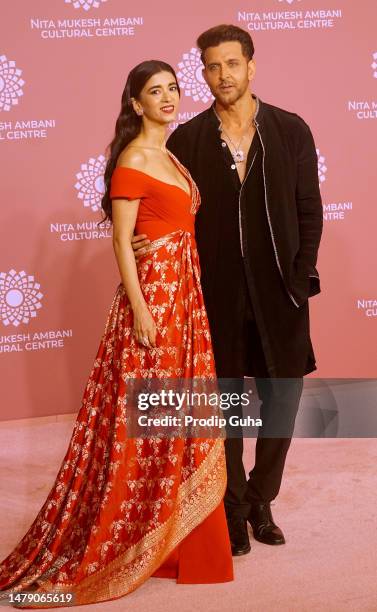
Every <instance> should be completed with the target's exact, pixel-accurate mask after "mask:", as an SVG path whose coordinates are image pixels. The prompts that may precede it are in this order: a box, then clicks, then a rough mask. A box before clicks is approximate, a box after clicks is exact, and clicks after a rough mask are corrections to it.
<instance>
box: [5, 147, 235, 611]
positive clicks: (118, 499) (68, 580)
mask: <svg viewBox="0 0 377 612" xmlns="http://www.w3.org/2000/svg"><path fill="white" fill-rule="evenodd" d="M171 159H172V161H173V162H174V163H175V164H176V165H177V167H178V169H179V170H180V172H181V173H182V174H183V175H184V177H185V178H186V179H187V182H188V184H189V185H190V189H191V194H190V196H189V195H188V194H187V193H186V192H185V190H183V189H181V188H180V187H177V186H175V185H170V184H168V183H165V182H163V181H160V180H158V179H155V178H153V177H151V176H149V175H147V174H144V173H143V172H140V171H137V170H133V169H130V168H122V167H117V168H116V169H115V171H114V173H113V177H112V182H111V197H112V198H121V199H136V198H140V205H139V211H138V216H137V222H136V232H137V233H140V232H142V233H146V234H148V236H149V237H150V238H151V240H152V241H151V243H150V245H149V247H148V248H147V251H146V253H145V254H144V255H143V256H142V257H140V259H139V260H138V262H137V268H138V274H139V280H140V286H141V289H142V292H143V294H144V297H145V300H146V302H147V305H148V308H149V309H150V311H151V313H152V316H153V318H154V320H155V322H156V325H157V330H158V331H157V346H156V347H155V348H152V349H147V348H145V347H143V346H142V345H140V344H139V343H138V342H137V341H136V340H135V337H134V334H133V314H132V309H131V307H130V303H129V300H128V298H127V295H126V292H125V289H124V287H123V285H122V284H120V285H119V286H118V288H117V291H116V294H115V297H114V299H113V302H112V305H111V308H110V312H109V315H108V319H107V323H106V326H105V331H104V334H103V337H102V339H101V342H100V346H99V349H98V353H97V356H96V358H95V361H94V365H93V369H92V371H91V374H90V377H89V380H88V383H87V386H86V388H85V391H84V396H83V400H82V405H81V408H80V410H79V412H78V415H77V419H76V422H75V425H74V429H73V433H72V437H71V440H70V443H69V446H68V450H67V452H66V455H65V457H64V459H63V462H62V464H61V467H60V469H59V472H58V475H57V477H56V480H55V483H54V485H53V487H52V489H51V491H50V493H49V495H48V497H47V499H46V501H45V503H44V505H43V507H42V508H41V510H40V511H39V513H38V515H37V517H36V518H35V520H34V522H33V524H32V525H31V527H30V529H29V530H28V532H27V533H26V534H25V536H24V537H23V538H22V539H21V541H20V542H19V544H18V545H17V546H16V548H15V549H14V550H13V552H12V553H11V554H10V555H9V556H8V557H7V558H6V559H5V560H4V561H3V562H2V563H1V565H0V590H1V591H2V592H1V593H0V596H1V597H2V598H5V597H6V596H7V595H8V594H9V592H13V593H16V592H18V591H21V590H24V591H25V590H35V591H36V592H38V593H45V592H51V591H53V592H59V593H62V592H73V593H74V594H75V604H89V603H96V602H99V601H105V600H109V599H115V598H117V597H121V596H123V595H125V594H127V593H129V592H131V591H133V590H134V589H136V588H137V587H138V586H139V585H141V584H142V583H143V582H144V581H145V580H146V579H147V578H148V577H150V576H152V575H155V576H157V577H175V578H177V582H182V583H211V582H226V581H230V580H232V579H233V568H232V557H231V550H230V543H229V536H228V531H227V527H226V520H225V513H224V507H223V502H222V499H223V495H224V492H225V487H226V467H225V456H224V444H223V439H221V438H214V439H203V438H189V439H184V438H170V439H168V438H158V437H151V438H130V437H128V436H127V402H126V397H127V380H128V379H130V378H198V377H199V378H202V379H206V378H208V379H212V378H213V377H214V376H215V366H214V359H213V353H212V346H211V338H210V333H209V326H208V320H207V316H206V311H205V308H204V302H203V296H202V290H201V287H200V268H199V260H198V253H197V250H196V244H195V238H194V219H195V214H196V212H197V210H198V207H199V205H200V197H199V193H198V190H197V188H196V185H195V183H194V182H193V181H192V179H191V177H190V175H189V173H188V171H187V170H186V169H185V168H184V167H183V166H182V165H181V164H180V163H179V162H178V160H177V159H176V158H175V157H174V156H173V155H172V154H171ZM125 205H127V203H126V202H125ZM20 607H22V606H20ZM23 607H33V608H37V607H41V606H38V605H34V604H33V605H28V606H26V605H25V606H23Z"/></svg>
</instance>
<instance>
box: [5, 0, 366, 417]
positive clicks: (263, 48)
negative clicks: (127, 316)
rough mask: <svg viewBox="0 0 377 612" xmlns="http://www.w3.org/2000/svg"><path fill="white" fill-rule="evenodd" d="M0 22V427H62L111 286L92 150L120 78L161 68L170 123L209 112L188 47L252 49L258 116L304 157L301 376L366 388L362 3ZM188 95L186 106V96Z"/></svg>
mask: <svg viewBox="0 0 377 612" xmlns="http://www.w3.org/2000/svg"><path fill="white" fill-rule="evenodd" d="M0 11H1V15H0V24H1V25H0V32H1V36H0V151H1V182H0V192H1V202H2V206H1V242H0V248H1V259H0V368H1V419H13V418H22V417H26V416H41V415H50V414H57V413H64V412H74V411H77V410H78V408H79V405H80V401H81V394H82V391H83V388H84V385H85V383H86V379H87V377H88V375H89V372H90V369H91V367H92V362H93V359H94V356H95V353H96V350H97V347H98V343H99V340H100V336H101V334H102V331H103V328H104V324H105V320H106V316H107V313H108V309H109V306H110V303H111V301H112V297H113V294H114V292H115V288H116V285H117V283H118V272H117V267H116V262H115V259H114V256H113V252H112V245H111V238H110V235H111V234H110V231H109V230H107V231H103V232H102V234H97V235H96V234H95V232H96V231H97V232H98V228H97V227H96V225H95V223H96V221H98V220H99V218H100V213H99V210H98V206H99V203H100V198H101V191H102V179H101V173H102V171H103V163H104V158H103V154H104V152H105V148H106V145H107V144H108V142H109V140H110V139H111V137H112V133H113V128H114V122H115V119H116V116H117V114H118V110H119V105H120V96H121V93H122V90H123V87H124V83H125V80H126V76H127V74H128V72H129V70H130V69H131V68H132V67H133V66H134V65H135V64H136V63H138V62H140V61H142V60H144V59H150V58H160V59H164V60H167V61H168V62H170V63H171V64H172V65H174V66H175V67H176V68H177V70H178V73H179V79H180V82H181V85H182V87H183V94H184V95H183V96H182V103H181V114H180V118H179V119H180V121H185V120H187V119H188V118H190V117H191V116H193V114H195V113H198V112H200V111H202V110H203V109H204V108H206V106H208V104H209V103H210V98H209V96H208V91H207V89H206V87H205V85H204V83H203V82H202V80H201V76H200V65H199V63H198V60H197V55H196V52H195V40H196V36H197V35H198V34H199V33H200V32H201V31H203V30H204V29H206V28H208V27H210V26H212V25H216V24H218V23H221V22H225V23H234V24H237V25H239V26H241V27H244V28H245V29H248V30H249V31H250V33H251V34H252V36H253V38H254V42H255V46H256V55H255V58H256V62H257V67H258V74H257V78H256V80H255V83H254V88H253V89H254V91H255V92H256V93H257V94H258V95H259V96H260V98H261V99H262V100H265V101H268V102H270V103H272V104H276V105H277V106H281V107H283V108H286V109H288V110H291V111H294V112H297V113H298V114H300V115H301V116H302V117H303V118H304V119H305V120H306V121H307V122H308V123H309V124H310V126H311V127H312V130H313V133H314V136H315V140H316V144H317V147H318V150H319V173H320V179H321V190H322V196H323V203H324V217H325V222H324V236H323V241H322V245H321V252H320V257H319V270H320V274H321V279H322V289H323V293H322V294H321V295H320V296H317V297H315V298H313V300H311V320H312V336H313V341H314V344H315V349H316V354H317V358H318V366H319V368H318V371H317V373H316V375H317V376H321V377H373V376H376V374H377V367H376V366H377V359H376V357H377V355H376V348H375V347H376V344H377V343H376V340H377V333H376V323H377V287H376V272H375V263H376V246H375V245H376V238H375V235H376V221H377V212H376V189H375V174H376V169H375V168H376V161H375V160H376V155H375V153H376V141H377V140H376V135H377V134H376V127H377V97H376V86H377V39H376V36H375V32H376V23H377V3H376V2H375V0H363V1H362V2H354V1H352V0H253V1H251V0H238V1H234V2H214V1H213V0H209V1H207V2H206V3H204V2H202V1H201V2H199V1H198V0H194V1H192V2H189V3H188V2H187V3H181V2H179V3H178V2H175V3H173V2H170V0H167V1H165V2H164V3H163V4H162V5H161V4H159V3H155V2H151V1H150V0H148V1H145V0H140V1H139V2H137V3H135V2H132V3H131V2H124V1H123V0H34V1H33V2H24V1H23V0H13V1H12V2H5V1H4V2H2V3H1V9H0ZM185 94H186V95H185Z"/></svg>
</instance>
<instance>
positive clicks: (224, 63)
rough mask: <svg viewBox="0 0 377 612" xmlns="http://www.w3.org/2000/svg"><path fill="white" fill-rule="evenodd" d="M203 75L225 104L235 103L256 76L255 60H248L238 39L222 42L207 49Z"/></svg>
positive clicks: (218, 99) (217, 98) (219, 99)
mask: <svg viewBox="0 0 377 612" xmlns="http://www.w3.org/2000/svg"><path fill="white" fill-rule="evenodd" d="M204 55H205V57H204V62H205V66H204V69H203V76H204V79H205V80H206V83H207V84H208V87H209V88H210V90H211V92H212V94H213V96H214V97H215V98H216V100H217V101H218V102H220V103H221V104H222V105H224V106H228V105H230V104H234V103H235V102H237V100H239V99H240V98H241V97H242V96H243V95H244V93H245V92H246V91H247V90H248V88H249V83H250V81H251V80H252V79H253V77H254V73H255V63H254V60H250V61H249V62H248V61H247V58H246V57H245V56H244V55H243V53H242V47H241V43H239V42H238V41H231V42H224V43H220V44H219V45H218V46H217V47H208V49H206V51H205V54H204Z"/></svg>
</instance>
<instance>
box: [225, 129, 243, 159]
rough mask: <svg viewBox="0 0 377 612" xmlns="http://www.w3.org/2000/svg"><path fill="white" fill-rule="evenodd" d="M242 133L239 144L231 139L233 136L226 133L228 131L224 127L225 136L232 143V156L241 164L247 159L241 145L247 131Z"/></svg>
mask: <svg viewBox="0 0 377 612" xmlns="http://www.w3.org/2000/svg"><path fill="white" fill-rule="evenodd" d="M248 129H249V127H248V128H247V130H248ZM247 130H245V132H244V133H243V134H242V136H241V140H240V141H239V143H238V145H236V144H234V142H233V140H232V139H231V137H230V136H229V134H227V133H226V131H225V130H224V128H222V132H223V134H224V136H226V138H227V140H228V141H229V143H230V144H231V145H232V147H233V149H234V150H233V151H231V154H232V157H233V159H234V161H235V163H236V164H241V163H242V162H243V161H245V154H244V152H243V151H242V149H240V146H241V142H242V141H243V139H244V137H245V134H246V131H247Z"/></svg>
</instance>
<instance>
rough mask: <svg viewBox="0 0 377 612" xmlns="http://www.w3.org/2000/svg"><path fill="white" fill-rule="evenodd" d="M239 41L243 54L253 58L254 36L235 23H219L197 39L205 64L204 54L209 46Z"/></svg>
mask: <svg viewBox="0 0 377 612" xmlns="http://www.w3.org/2000/svg"><path fill="white" fill-rule="evenodd" d="M233 41H237V42H239V43H240V44H241V47H242V54H243V55H244V56H245V57H246V59H247V61H250V60H251V59H253V55H254V44H253V41H252V38H251V36H250V34H249V33H248V32H246V30H242V28H239V27H237V26H235V25H226V24H222V25H218V26H215V27H214V28H210V29H209V30H206V31H205V32H203V34H201V35H200V36H199V38H198V40H197V41H196V44H197V45H198V47H199V49H200V51H201V56H200V57H201V60H202V62H203V64H204V54H205V51H206V49H208V47H217V46H218V45H220V44H221V43H223V42H233Z"/></svg>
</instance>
